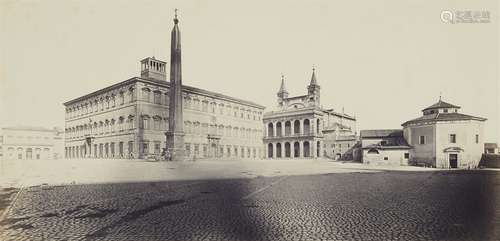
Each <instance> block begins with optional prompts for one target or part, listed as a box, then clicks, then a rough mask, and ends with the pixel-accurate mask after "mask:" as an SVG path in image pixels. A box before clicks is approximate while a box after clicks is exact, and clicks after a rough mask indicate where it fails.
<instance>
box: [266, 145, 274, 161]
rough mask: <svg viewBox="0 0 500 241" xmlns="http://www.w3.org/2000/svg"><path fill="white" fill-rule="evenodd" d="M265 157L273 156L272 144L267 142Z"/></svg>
mask: <svg viewBox="0 0 500 241" xmlns="http://www.w3.org/2000/svg"><path fill="white" fill-rule="evenodd" d="M267 157H269V158H273V144H272V143H269V144H267Z"/></svg>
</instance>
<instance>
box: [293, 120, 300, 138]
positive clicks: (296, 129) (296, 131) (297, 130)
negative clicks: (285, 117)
mask: <svg viewBox="0 0 500 241" xmlns="http://www.w3.org/2000/svg"><path fill="white" fill-rule="evenodd" d="M299 133H300V121H299V120H295V121H294V122H293V134H294V135H296V134H299Z"/></svg>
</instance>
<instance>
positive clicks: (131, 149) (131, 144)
mask: <svg viewBox="0 0 500 241" xmlns="http://www.w3.org/2000/svg"><path fill="white" fill-rule="evenodd" d="M132 152H134V142H133V141H129V142H128V153H129V154H130V153H132Z"/></svg>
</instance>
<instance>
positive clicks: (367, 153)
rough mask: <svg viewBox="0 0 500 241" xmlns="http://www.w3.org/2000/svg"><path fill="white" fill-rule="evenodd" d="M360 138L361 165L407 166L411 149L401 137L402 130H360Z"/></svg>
mask: <svg viewBox="0 0 500 241" xmlns="http://www.w3.org/2000/svg"><path fill="white" fill-rule="evenodd" d="M360 138H361V149H362V150H363V157H362V160H363V163H366V164H375V165H403V166H405V165H408V160H409V151H410V149H411V147H410V146H409V145H408V143H407V142H406V140H405V138H404V136H403V130H392V129H391V130H362V131H361V132H360Z"/></svg>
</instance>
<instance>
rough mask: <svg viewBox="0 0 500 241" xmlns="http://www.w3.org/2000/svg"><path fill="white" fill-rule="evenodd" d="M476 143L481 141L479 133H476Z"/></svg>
mask: <svg viewBox="0 0 500 241" xmlns="http://www.w3.org/2000/svg"><path fill="white" fill-rule="evenodd" d="M476 143H479V135H477V134H476Z"/></svg>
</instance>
